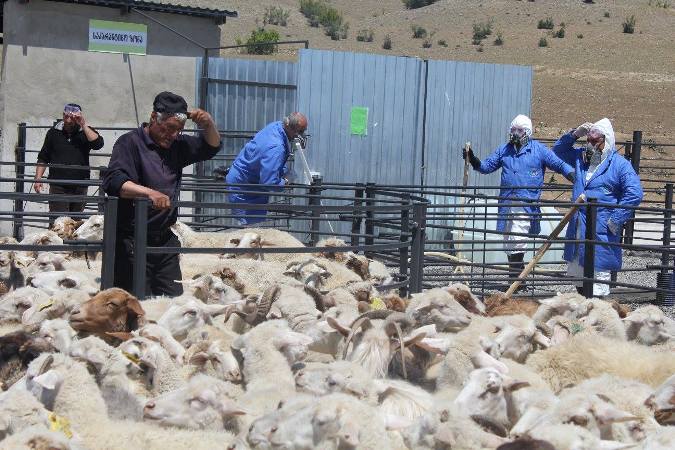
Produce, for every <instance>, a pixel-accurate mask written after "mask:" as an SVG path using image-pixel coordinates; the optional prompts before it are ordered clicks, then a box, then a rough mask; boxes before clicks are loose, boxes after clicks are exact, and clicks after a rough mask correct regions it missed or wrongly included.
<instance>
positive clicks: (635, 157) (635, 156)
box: [624, 130, 642, 245]
mask: <svg viewBox="0 0 675 450" xmlns="http://www.w3.org/2000/svg"><path fill="white" fill-rule="evenodd" d="M641 151H642V131H639V130H635V131H633V148H632V151H631V155H630V162H631V165H632V166H633V169H634V170H635V173H637V174H639V173H640V152H641ZM634 233H635V211H633V212H632V213H631V218H630V219H628V222H627V223H626V226H625V232H624V243H625V244H629V245H631V244H632V243H633V234H634Z"/></svg>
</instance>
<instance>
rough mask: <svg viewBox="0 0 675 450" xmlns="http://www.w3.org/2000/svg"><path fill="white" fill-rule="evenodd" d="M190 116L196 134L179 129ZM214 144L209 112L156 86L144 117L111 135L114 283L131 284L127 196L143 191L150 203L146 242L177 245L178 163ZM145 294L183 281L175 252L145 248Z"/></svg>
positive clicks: (106, 182)
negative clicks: (115, 204)
mask: <svg viewBox="0 0 675 450" xmlns="http://www.w3.org/2000/svg"><path fill="white" fill-rule="evenodd" d="M188 117H189V118H190V119H191V120H192V121H193V122H194V123H195V124H197V126H198V127H199V128H201V129H202V130H203V131H202V132H201V135H200V136H198V137H195V136H185V135H183V134H181V132H182V131H183V127H184V126H185V121H186V120H187V118H188ZM218 150H220V135H219V134H218V129H217V128H216V124H215V123H214V122H213V118H212V117H211V115H210V114H209V113H207V112H206V111H203V110H201V109H195V110H193V111H191V112H190V113H188V110H187V103H186V102H185V100H184V99H183V97H181V96H179V95H176V94H173V93H171V92H161V93H159V94H157V96H156V97H155V101H154V102H153V112H152V114H151V115H150V122H149V123H144V124H142V125H141V126H140V127H139V128H138V129H136V130H133V131H130V132H128V133H126V134H123V135H122V136H120V137H119V139H117V142H115V145H114V146H113V151H112V157H111V158H110V163H109V164H108V169H107V170H106V172H105V175H104V177H103V190H104V191H105V192H106V194H108V195H111V196H118V197H120V202H119V210H118V213H117V218H118V220H117V247H116V250H115V281H114V284H115V286H116V287H119V288H122V289H125V290H127V291H131V290H132V288H133V247H134V239H133V235H134V205H133V199H134V198H139V197H145V198H148V199H149V200H150V202H151V203H152V209H151V210H150V211H148V224H147V226H148V245H149V246H151V247H180V242H179V241H178V238H177V237H176V236H175V235H174V234H173V233H172V232H171V229H170V227H171V225H173V224H174V223H176V218H177V217H178V210H177V208H176V206H175V203H176V201H178V196H179V193H180V191H179V185H180V181H181V175H182V171H183V168H184V167H186V166H189V165H190V164H193V163H196V162H198V161H205V160H207V159H211V158H213V157H214V156H215V155H216V153H218ZM146 267H147V271H146V286H145V292H146V294H150V293H152V295H167V296H171V297H175V296H178V295H181V294H182V293H183V287H182V286H181V285H180V284H179V283H176V282H175V281H174V280H180V279H181V271H180V264H179V259H178V255H177V254H175V253H162V254H159V253H155V254H148V257H147V266H146Z"/></svg>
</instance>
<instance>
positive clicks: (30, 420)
mask: <svg viewBox="0 0 675 450" xmlns="http://www.w3.org/2000/svg"><path fill="white" fill-rule="evenodd" d="M31 426H39V427H42V428H45V429H46V428H47V427H48V426H49V411H47V410H46V409H45V407H44V406H43V405H42V403H40V402H39V401H37V400H36V399H35V397H34V396H33V395H32V394H31V393H30V392H28V391H27V390H25V389H13V390H10V391H8V392H7V393H6V394H4V395H3V396H2V401H1V402H0V441H2V440H3V439H5V438H6V437H7V436H11V435H13V434H15V433H18V432H20V431H21V430H23V429H25V428H28V427H31Z"/></svg>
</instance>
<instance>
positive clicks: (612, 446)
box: [596, 440, 635, 450]
mask: <svg viewBox="0 0 675 450" xmlns="http://www.w3.org/2000/svg"><path fill="white" fill-rule="evenodd" d="M634 446H635V444H624V443H623V442H618V441H605V440H599V441H598V443H597V447H596V448H597V449H598V450H621V449H623V448H630V447H634Z"/></svg>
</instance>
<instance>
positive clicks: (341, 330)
mask: <svg viewBox="0 0 675 450" xmlns="http://www.w3.org/2000/svg"><path fill="white" fill-rule="evenodd" d="M326 322H327V323H328V325H330V327H331V328H332V329H334V330H335V331H337V332H338V333H340V334H341V335H342V336H343V337H347V336H349V328H345V327H343V326H342V325H340V323H339V322H338V321H337V320H335V319H333V318H332V317H327V318H326Z"/></svg>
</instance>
